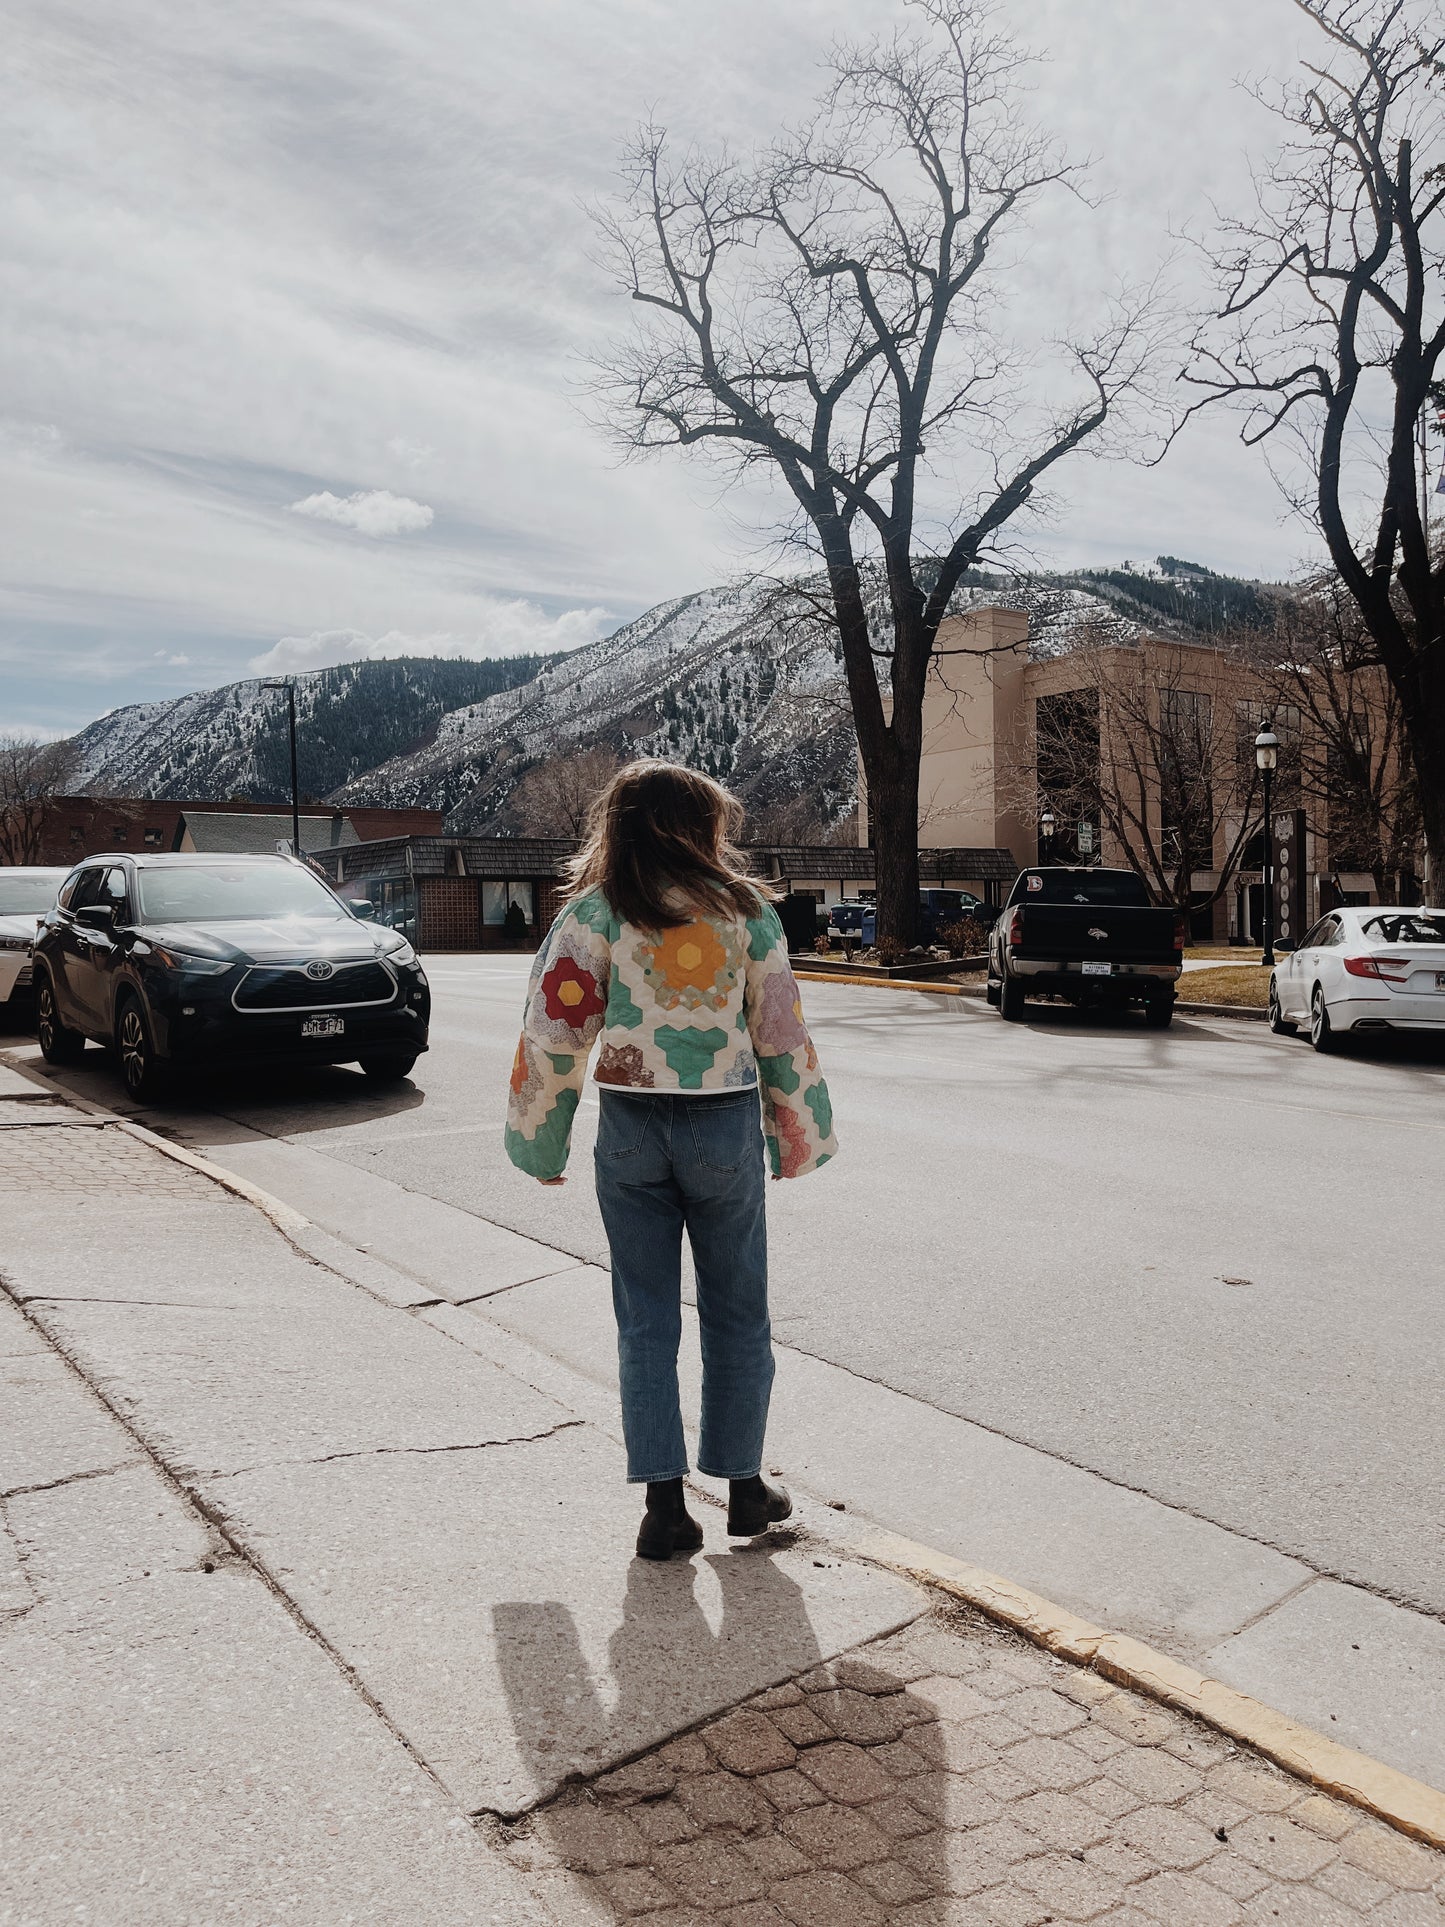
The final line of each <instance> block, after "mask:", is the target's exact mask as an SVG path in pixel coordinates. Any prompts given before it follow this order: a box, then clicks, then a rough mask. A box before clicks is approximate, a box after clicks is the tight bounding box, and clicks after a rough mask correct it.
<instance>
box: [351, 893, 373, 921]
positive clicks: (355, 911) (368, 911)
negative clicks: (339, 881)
mask: <svg viewBox="0 0 1445 1927" xmlns="http://www.w3.org/2000/svg"><path fill="white" fill-rule="evenodd" d="M347 903H348V904H349V905H350V908H351V913H352V915H353V916H357V917H366V918H370V919H372V920H373V921H374V920H375V917H376V905H375V904H374V903H373V902H372V901H371V899H370V898H369V897H348V898H347Z"/></svg>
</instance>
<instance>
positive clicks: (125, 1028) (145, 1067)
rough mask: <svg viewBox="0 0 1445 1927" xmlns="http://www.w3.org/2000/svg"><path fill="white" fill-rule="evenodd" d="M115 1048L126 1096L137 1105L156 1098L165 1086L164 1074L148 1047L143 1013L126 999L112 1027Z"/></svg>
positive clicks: (151, 1047) (149, 1043)
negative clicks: (133, 1099) (113, 1027)
mask: <svg viewBox="0 0 1445 1927" xmlns="http://www.w3.org/2000/svg"><path fill="white" fill-rule="evenodd" d="M115 1047H116V1050H117V1052H118V1053H119V1056H120V1074H121V1076H122V1077H123V1078H124V1079H125V1088H126V1091H127V1093H128V1094H129V1095H130V1096H131V1097H133V1098H135V1099H136V1100H137V1102H145V1101H147V1100H148V1099H150V1098H153V1097H157V1096H159V1094H160V1092H161V1090H162V1089H163V1088H164V1085H165V1071H164V1067H163V1066H162V1065H161V1063H160V1062H159V1060H158V1059H157V1057H156V1054H155V1050H154V1047H153V1046H152V1044H151V1037H150V1030H149V1028H148V1027H147V1025H146V1020H145V1013H144V1012H143V1011H142V1009H141V1007H140V1005H139V1004H138V1003H137V1002H136V1001H135V999H134V998H133V997H132V998H128V999H127V1000H126V1002H125V1004H124V1005H123V1007H122V1009H121V1013H120V1021H119V1023H118V1024H117V1025H116V1027H115Z"/></svg>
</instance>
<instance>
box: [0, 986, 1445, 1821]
mask: <svg viewBox="0 0 1445 1927" xmlns="http://www.w3.org/2000/svg"><path fill="white" fill-rule="evenodd" d="M900 987H902V988H907V989H910V990H913V989H922V988H923V986H921V985H917V984H908V985H906V986H900ZM950 992H951V993H952V994H953V995H956V996H958V995H965V996H966V995H969V994H970V993H969V992H968V991H967V989H966V988H965V987H964V986H962V985H959V984H954V985H949V986H947V987H946V990H945V994H948V993H950ZM935 994H937V993H936V992H935ZM972 994H975V995H976V994H978V993H972ZM13 1068H16V1069H21V1070H22V1074H23V1075H25V1076H28V1077H31V1078H32V1079H33V1080H34V1081H35V1082H36V1083H37V1084H41V1085H48V1083H49V1080H48V1079H43V1078H41V1077H40V1076H39V1075H38V1074H37V1073H35V1072H33V1071H31V1070H29V1069H28V1068H22V1067H21V1066H18V1065H17V1066H14V1067H13ZM52 1088H58V1087H52ZM81 1102H83V1103H84V1105H85V1108H86V1109H87V1110H89V1111H92V1112H95V1113H98V1114H100V1115H101V1116H107V1117H110V1118H111V1120H112V1121H113V1122H114V1123H115V1124H117V1125H119V1127H120V1128H121V1129H122V1130H124V1131H125V1132H127V1134H128V1135H130V1136H132V1137H135V1138H137V1139H139V1140H140V1142H141V1143H143V1144H149V1145H150V1146H152V1148H153V1149H155V1150H157V1151H159V1152H161V1153H162V1155H163V1156H165V1157H168V1158H173V1159H174V1160H175V1161H176V1162H177V1163H179V1164H184V1165H186V1166H188V1167H189V1168H190V1169H192V1170H194V1171H196V1172H198V1173H199V1174H200V1175H201V1176H203V1177H207V1178H210V1179H212V1180H213V1181H214V1182H215V1183H217V1184H219V1185H221V1186H222V1187H223V1188H224V1189H225V1190H227V1191H230V1192H233V1193H234V1194H235V1195H236V1196H237V1197H240V1198H242V1199H244V1200H245V1202H247V1203H248V1204H253V1205H255V1207H256V1208H257V1209H258V1210H259V1211H261V1212H263V1213H264V1215H265V1216H266V1217H267V1218H269V1219H270V1220H271V1222H272V1223H273V1224H275V1226H276V1228H277V1229H278V1230H279V1231H280V1232H282V1234H283V1235H284V1236H286V1237H287V1238H288V1240H289V1239H290V1238H291V1237H292V1236H293V1234H294V1233H295V1232H296V1231H298V1230H306V1229H308V1228H309V1226H310V1220H309V1219H308V1218H305V1217H303V1216H302V1214H301V1213H300V1212H299V1211H297V1210H295V1209H294V1208H293V1207H292V1206H291V1205H288V1204H284V1203H283V1202H282V1201H281V1200H280V1199H279V1198H276V1197H273V1196H272V1195H271V1193H270V1192H267V1191H263V1190H261V1189H260V1187H259V1186H257V1185H253V1184H248V1183H247V1182H246V1180H245V1179H244V1178H241V1177H238V1176H237V1175H236V1174H235V1173H234V1172H231V1171H227V1170H225V1169H224V1168H223V1167H222V1166H220V1165H217V1164H213V1163H211V1161H210V1160H209V1159H208V1158H203V1157H198V1156H196V1154H195V1153H194V1152H191V1151H186V1150H182V1148H181V1147H180V1146H179V1145H176V1144H171V1143H168V1142H167V1140H166V1139H165V1138H163V1137H158V1136H157V1135H156V1133H155V1132H154V1131H148V1130H146V1129H145V1127H144V1126H143V1125H139V1124H132V1123H130V1122H129V1120H128V1119H123V1118H116V1117H115V1116H114V1113H107V1112H105V1110H104V1107H103V1106H101V1105H99V1104H92V1103H89V1102H88V1101H85V1100H81ZM338 1245H339V1241H338ZM339 1249H340V1250H342V1251H344V1252H345V1254H346V1256H347V1258H348V1259H350V1258H351V1257H352V1256H359V1255H360V1254H353V1253H352V1252H351V1251H350V1249H349V1247H345V1246H340V1245H339ZM308 1255H309V1254H308ZM328 1268H329V1269H332V1270H335V1271H336V1272H337V1273H338V1275H339V1276H341V1277H349V1274H348V1273H347V1272H345V1271H343V1270H342V1269H341V1267H340V1265H339V1264H338V1263H336V1262H334V1261H333V1262H332V1263H331V1264H330V1265H329V1267H328ZM350 1282H352V1283H354V1284H356V1285H357V1286H358V1287H359V1288H360V1289H361V1290H363V1291H367V1292H368V1295H370V1296H376V1295H377V1294H376V1292H375V1291H374V1289H372V1288H369V1287H368V1286H367V1285H366V1284H364V1283H363V1281H362V1280H360V1279H350ZM820 1536H821V1535H820ZM828 1542H830V1543H832V1544H833V1545H835V1546H836V1547H837V1549H838V1550H840V1551H843V1552H851V1553H854V1554H856V1555H857V1556H858V1557H860V1558H863V1559H867V1560H870V1561H872V1562H873V1563H874V1564H876V1565H880V1566H883V1567H885V1568H887V1569H888V1570H890V1571H893V1572H898V1573H901V1574H903V1575H904V1576H905V1577H908V1578H911V1579H913V1580H915V1581H917V1582H918V1583H920V1584H922V1585H925V1586H932V1587H934V1588H936V1589H937V1590H938V1591H940V1592H944V1593H947V1594H949V1596H950V1597H952V1598H954V1599H958V1600H961V1601H962V1602H963V1603H964V1604H965V1605H969V1606H972V1607H973V1608H974V1609H975V1610H976V1611H978V1612H981V1613H983V1614H984V1615H985V1616H986V1617H987V1618H989V1619H994V1620H997V1621H999V1622H1000V1624H1002V1625H1005V1626H1010V1627H1012V1628H1013V1629H1014V1630H1015V1631H1016V1632H1019V1633H1022V1634H1023V1635H1024V1637H1025V1638H1026V1639H1029V1640H1032V1641H1033V1643H1034V1644H1035V1645H1036V1646H1041V1647H1043V1648H1044V1649H1045V1651H1047V1652H1051V1653H1057V1654H1058V1655H1059V1657H1060V1658H1062V1659H1068V1660H1072V1661H1073V1662H1074V1663H1075V1664H1076V1665H1080V1666H1087V1667H1090V1668H1091V1669H1092V1670H1093V1671H1095V1672H1097V1673H1099V1674H1101V1675H1102V1676H1103V1677H1104V1678H1106V1679H1110V1680H1112V1681H1114V1683H1115V1684H1116V1685H1121V1686H1128V1687H1132V1688H1133V1689H1134V1690H1135V1691H1136V1692H1140V1693H1144V1694H1146V1695H1147V1696H1148V1697H1149V1698H1150V1699H1156V1700H1160V1701H1162V1702H1163V1704H1164V1705H1166V1706H1173V1707H1176V1708H1178V1709H1179V1710H1180V1711H1181V1712H1185V1713H1189V1714H1191V1715H1193V1717H1194V1718H1196V1719H1199V1720H1203V1721H1204V1723H1205V1724H1206V1725H1207V1726H1212V1727H1214V1728H1215V1729H1216V1730H1217V1731H1219V1732H1221V1733H1225V1734H1228V1736H1229V1737H1230V1738H1231V1739H1233V1740H1238V1741H1240V1742H1242V1743H1243V1744H1244V1745H1246V1746H1251V1747H1253V1748H1254V1749H1255V1751H1256V1752H1259V1753H1262V1754H1263V1755H1264V1756H1265V1758H1266V1759H1270V1760H1273V1761H1274V1762H1275V1764H1276V1765H1278V1766H1282V1767H1284V1768H1285V1769H1286V1771H1287V1772H1290V1773H1293V1774H1294V1775H1296V1777H1298V1778H1300V1779H1303V1780H1307V1781H1309V1782H1310V1783H1311V1784H1312V1785H1313V1786H1317V1787H1318V1788H1319V1789H1320V1791H1321V1792H1323V1793H1330V1794H1333V1795H1334V1796H1335V1797H1336V1798H1338V1799H1341V1800H1345V1801H1348V1802H1349V1804H1350V1805H1352V1806H1356V1807H1360V1808H1362V1809H1363V1810H1364V1811H1365V1812H1366V1813H1372V1814H1374V1815H1375V1816H1376V1818H1377V1819H1380V1820H1384V1821H1385V1822H1387V1823H1388V1824H1389V1825H1390V1826H1392V1827H1394V1828H1396V1829H1397V1830H1398V1831H1399V1832H1401V1833H1404V1834H1408V1835H1410V1836H1411V1837H1412V1838H1414V1839H1416V1840H1422V1841H1424V1842H1425V1843H1426V1844H1427V1845H1429V1846H1432V1847H1440V1848H1445V1793H1442V1792H1441V1791H1439V1790H1438V1789H1437V1788H1435V1787H1431V1786H1427V1785H1426V1784H1425V1783H1424V1781H1422V1780H1416V1779H1413V1778H1411V1776H1410V1775H1409V1774H1408V1773H1401V1772H1400V1771H1399V1770H1398V1769H1397V1768H1395V1767H1392V1766H1386V1765H1385V1763H1384V1762H1383V1761H1381V1760H1372V1759H1371V1758H1370V1757H1369V1755H1368V1754H1365V1753H1357V1752H1355V1751H1354V1749H1353V1748H1351V1747H1347V1746H1341V1745H1340V1743H1339V1741H1338V1740H1332V1739H1330V1738H1329V1737H1328V1735H1326V1734H1324V1733H1316V1732H1315V1731H1314V1730H1313V1728H1311V1727H1308V1726H1303V1725H1301V1724H1300V1722H1299V1721H1298V1720H1293V1719H1291V1718H1290V1717H1289V1716H1288V1714H1285V1713H1279V1712H1276V1711H1275V1709H1274V1708H1273V1707H1270V1706H1266V1705H1264V1703H1263V1702H1262V1701H1260V1700H1256V1699H1251V1698H1250V1696H1249V1695H1248V1694H1247V1693H1241V1692H1238V1691H1236V1689H1235V1688H1234V1687H1232V1686H1226V1685H1225V1684H1224V1683H1223V1682H1222V1681H1221V1680H1214V1679H1209V1678H1207V1677H1206V1675H1204V1674H1203V1673H1198V1672H1195V1670H1194V1669H1193V1667H1191V1666H1185V1665H1183V1664H1182V1663H1181V1662H1180V1661H1179V1660H1176V1659H1171V1658H1170V1657H1169V1656H1168V1654H1166V1653H1158V1652H1155V1651H1154V1650H1153V1648H1152V1647H1149V1646H1146V1645H1144V1644H1143V1643H1142V1641H1140V1640H1137V1639H1131V1638H1129V1637H1128V1635H1127V1634H1124V1633H1111V1632H1108V1631H1107V1630H1106V1629H1105V1628H1104V1627H1102V1626H1095V1625H1092V1624H1091V1623H1090V1622H1089V1621H1088V1620H1086V1619H1081V1618H1079V1616H1078V1615H1077V1614H1076V1613H1071V1612H1070V1611H1068V1609H1067V1608H1066V1607H1063V1606H1056V1605H1054V1604H1053V1603H1052V1601H1050V1600H1047V1599H1044V1598H1042V1597H1040V1595H1039V1594H1038V1593H1033V1592H1030V1591H1028V1589H1027V1588H1026V1587H1023V1586H1018V1585H1015V1584H1014V1582H1013V1581H1012V1580H1010V1579H1003V1578H1000V1576H999V1575H998V1574H997V1573H992V1572H986V1571H985V1570H984V1569H983V1568H982V1567H981V1566H971V1565H969V1564H968V1563H967V1561H965V1560H962V1559H955V1558H953V1557H952V1556H951V1555H950V1554H948V1553H945V1552H936V1551H935V1550H934V1549H933V1548H932V1547H931V1546H925V1545H922V1544H920V1543H919V1542H918V1541H917V1540H914V1539H906V1538H903V1537H901V1536H900V1535H899V1534H897V1533H892V1532H887V1531H884V1530H882V1529H881V1528H878V1527H872V1526H868V1527H864V1528H862V1529H861V1530H860V1531H857V1532H850V1531H847V1530H844V1531H842V1532H838V1533H836V1534H834V1535H831V1536H830V1539H829V1541H828Z"/></svg>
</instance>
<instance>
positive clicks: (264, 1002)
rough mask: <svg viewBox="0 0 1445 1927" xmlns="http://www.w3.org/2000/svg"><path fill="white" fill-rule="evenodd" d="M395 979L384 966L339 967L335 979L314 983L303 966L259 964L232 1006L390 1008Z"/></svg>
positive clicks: (262, 1008)
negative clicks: (378, 1005)
mask: <svg viewBox="0 0 1445 1927" xmlns="http://www.w3.org/2000/svg"><path fill="white" fill-rule="evenodd" d="M396 994H397V986H396V979H395V978H394V977H393V976H392V974H391V972H390V971H389V970H388V969H387V968H386V967H385V965H383V964H379V963H356V964H338V965H337V966H336V971H335V974H334V975H333V976H330V977H324V978H323V979H322V980H321V982H320V983H315V982H313V981H312V979H311V978H310V977H308V976H307V975H306V966H305V965H304V964H256V965H254V966H253V967H252V968H251V969H250V970H248V971H247V972H246V974H245V976H244V977H243V978H242V979H241V981H240V983H239V984H238V985H237V986H236V991H235V994H234V996H233V997H232V999H231V1002H232V1003H233V1004H234V1005H235V1006H236V1008H237V1010H255V1011H265V1010H335V1009H337V1008H338V1007H339V1006H343V1005H347V1004H389V1003H390V1002H391V1001H392V1000H393V998H394V997H395V996H396Z"/></svg>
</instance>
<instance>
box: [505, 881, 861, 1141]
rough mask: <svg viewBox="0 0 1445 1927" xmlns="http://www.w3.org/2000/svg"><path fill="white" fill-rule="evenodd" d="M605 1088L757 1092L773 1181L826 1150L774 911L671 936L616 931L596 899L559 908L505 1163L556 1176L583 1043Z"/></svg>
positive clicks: (827, 1113)
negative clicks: (596, 1046) (598, 1046)
mask: <svg viewBox="0 0 1445 1927" xmlns="http://www.w3.org/2000/svg"><path fill="white" fill-rule="evenodd" d="M599 1038H600V1039H601V1043H602V1048H601V1050H600V1052H599V1053H598V1058H597V1069H596V1073H595V1076H596V1081H597V1082H598V1083H599V1084H604V1085H610V1086H612V1087H613V1088H615V1089H619V1090H629V1091H636V1092H643V1091H666V1092H680V1091H699V1092H706V1091H731V1090H748V1089H752V1088H753V1087H755V1086H756V1087H758V1089H759V1090H760V1093H761V1097H762V1109H763V1134H764V1137H765V1138H766V1141H767V1147H768V1157H769V1160H770V1162H771V1164H772V1168H773V1172H774V1175H775V1176H777V1177H783V1178H796V1177H801V1176H802V1175H803V1173H804V1172H806V1171H812V1170H815V1169H816V1168H817V1166H818V1165H820V1164H825V1163H826V1162H827V1161H828V1159H829V1158H830V1157H832V1155H833V1153H834V1151H835V1150H836V1149H837V1145H836V1143H835V1141H834V1137H833V1112H832V1106H831V1105H830V1103H829V1101H828V1087H827V1085H826V1084H825V1083H824V1082H823V1078H822V1074H821V1072H820V1071H819V1069H818V1058H817V1054H816V1053H815V1051H814V1049H813V1044H812V1040H811V1039H810V1037H809V1036H808V1031H807V1027H806V1025H805V1024H804V1022H803V1012H802V1005H801V1003H800V1001H799V996H798V985H797V980H796V979H795V978H794V976H793V972H792V968H791V966H790V965H789V963H788V946H787V942H786V940H785V938H784V936H783V926H782V924H781V923H780V922H779V921H778V916H777V912H776V911H775V910H774V909H773V908H772V907H771V905H768V904H765V905H763V907H762V908H761V909H760V911H759V913H758V915H757V916H755V917H750V918H748V919H747V920H746V921H744V920H743V919H742V918H740V917H739V918H736V919H732V918H723V917H715V916H708V917H698V918H695V919H694V920H693V921H692V922H690V923H685V924H681V925H679V926H677V927H675V928H673V929H670V930H660V931H659V930H641V929H638V928H637V927H636V926H635V925H633V924H630V923H623V922H621V921H620V920H619V919H618V918H617V917H616V916H615V915H614V914H613V912H612V909H611V907H610V906H609V904H608V903H607V900H606V898H605V897H604V896H603V895H602V893H601V891H600V890H589V891H587V892H586V893H585V895H583V896H580V897H577V898H575V899H574V900H573V901H572V902H571V903H569V904H568V905H566V907H565V908H564V909H563V911H562V912H561V914H560V915H559V916H558V918H557V921H556V922H555V923H554V924H553V926H552V928H551V930H550V931H549V932H548V935H547V941H546V942H545V943H544V944H543V946H542V948H541V950H539V951H538V953H537V961H536V963H535V964H534V965H533V968H532V976H531V981H530V983H529V984H528V986H527V1008H526V1013H525V1015H524V1017H523V1021H522V1037H521V1042H520V1043H519V1044H518V1046H517V1056H516V1061H515V1063H514V1064H513V1067H512V1095H511V1101H510V1103H509V1105H508V1107H507V1132H506V1145H507V1155H508V1157H510V1159H511V1160H512V1162H513V1164H515V1165H517V1166H518V1168H519V1169H520V1170H523V1171H526V1172H528V1173H530V1175H531V1176H532V1177H536V1178H555V1177H560V1176H561V1175H562V1172H563V1170H564V1169H565V1168H566V1164H567V1153H568V1149H569V1148H570V1144H571V1138H572V1118H573V1115H574V1113H575V1112H576V1109H577V1102H578V1099H579V1097H580V1096H581V1091H582V1085H583V1082H584V1080H585V1078H586V1075H587V1059H588V1054H589V1053H590V1051H591V1049H592V1046H593V1044H594V1043H596V1042H597V1040H598V1039H599Z"/></svg>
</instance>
